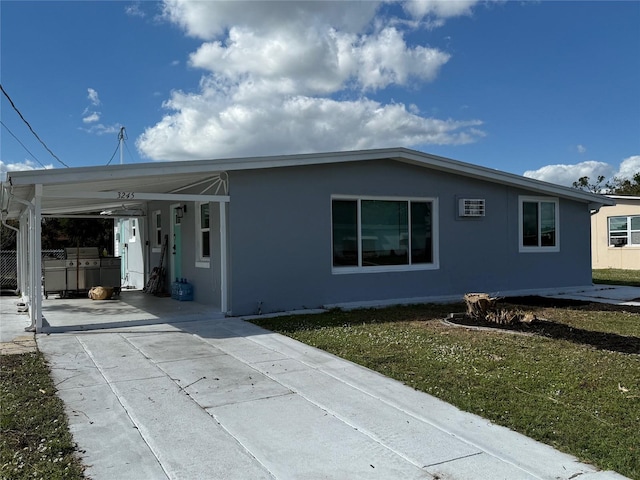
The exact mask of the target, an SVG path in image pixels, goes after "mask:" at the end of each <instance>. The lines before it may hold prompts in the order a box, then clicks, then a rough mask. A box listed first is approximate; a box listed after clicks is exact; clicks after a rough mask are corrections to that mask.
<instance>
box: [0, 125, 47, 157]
mask: <svg viewBox="0 0 640 480" xmlns="http://www.w3.org/2000/svg"><path fill="white" fill-rule="evenodd" d="M0 124H1V125H2V126H3V127H4V128H6V129H7V132H9V133H10V134H11V136H12V137H13V138H15V139H16V141H17V142H18V143H19V144H20V145H22V148H24V149H25V150H26V151H27V153H28V154H29V155H31V156H32V157H33V159H34V160H35V161H36V162H38V163H39V164H40V166H41V167H42V168H47V167H45V166H44V165H43V164H42V162H41V161H40V160H38V157H36V156H35V155H34V154H33V153H31V152H30V151H29V149H28V148H27V147H25V146H24V143H22V142H21V141H20V139H19V138H18V137H16V136H15V135H14V134H13V132H12V131H11V130H10V129H9V127H7V126H6V125H5V124H4V122H3V121H2V120H0Z"/></svg>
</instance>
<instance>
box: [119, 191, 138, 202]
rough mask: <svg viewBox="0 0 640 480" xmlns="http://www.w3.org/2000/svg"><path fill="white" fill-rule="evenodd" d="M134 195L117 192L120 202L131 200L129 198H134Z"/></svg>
mask: <svg viewBox="0 0 640 480" xmlns="http://www.w3.org/2000/svg"><path fill="white" fill-rule="evenodd" d="M135 196H136V195H135V193H133V192H118V199H119V200H122V199H125V200H126V199H131V198H135Z"/></svg>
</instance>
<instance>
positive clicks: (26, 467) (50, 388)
mask: <svg viewBox="0 0 640 480" xmlns="http://www.w3.org/2000/svg"><path fill="white" fill-rule="evenodd" d="M0 373H1V375H0V405H1V408H2V410H1V415H0V433H1V437H2V438H1V440H0V478H1V479H3V480H4V479H12V480H20V479H34V478H35V479H46V480H57V479H65V480H76V479H83V478H85V477H84V474H83V470H84V468H83V466H82V464H81V463H80V460H79V459H78V457H77V455H76V453H77V452H76V447H75V444H74V442H73V439H72V437H71V434H70V433H69V428H68V423H67V417H66V415H65V413H64V409H63V404H62V401H61V400H60V399H59V398H58V397H57V396H56V390H55V387H54V385H53V381H52V380H51V377H50V371H49V369H48V367H47V364H46V362H45V360H44V357H43V356H42V354H41V353H39V352H37V353H25V354H21V355H3V356H1V357H0Z"/></svg>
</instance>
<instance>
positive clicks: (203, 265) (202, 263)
mask: <svg viewBox="0 0 640 480" xmlns="http://www.w3.org/2000/svg"><path fill="white" fill-rule="evenodd" d="M210 267H211V262H205V261H200V262H196V268H210Z"/></svg>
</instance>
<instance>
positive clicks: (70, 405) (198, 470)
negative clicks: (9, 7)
mask: <svg viewBox="0 0 640 480" xmlns="http://www.w3.org/2000/svg"><path fill="white" fill-rule="evenodd" d="M191 308H196V307H194V306H191ZM45 312H46V310H45ZM182 319H183V320H186V321H179V320H181V318H180V317H175V318H174V319H173V320H170V321H168V322H167V323H157V322H155V323H150V322H146V321H144V319H139V320H138V322H137V323H138V324H137V325H136V324H135V323H134V324H133V325H129V326H126V325H123V324H122V323H117V324H116V325H115V327H116V328H107V329H104V328H102V329H95V330H87V331H71V330H67V331H65V329H64V328H62V327H61V326H58V327H56V331H55V333H51V334H49V335H38V336H37V342H38V346H39V348H40V349H41V350H42V351H43V352H44V353H45V355H46V357H47V359H48V360H49V362H50V365H51V368H52V372H53V376H54V380H55V383H56V385H57V388H58V391H59V395H60V397H61V398H62V400H63V401H64V402H65V405H66V409H67V413H68V415H69V419H70V428H71V431H72V433H73V435H74V439H75V440H76V442H77V443H78V445H79V448H80V449H81V451H82V455H83V459H84V462H85V464H86V465H87V466H88V470H87V474H88V475H89V476H90V477H91V478H93V479H95V480H101V479H105V480H106V479H109V480H111V479H115V478H117V479H190V480H194V479H225V480H226V479H273V478H275V479H296V480H298V479H375V478H379V479H385V480H393V479H402V480H406V479H433V478H439V479H458V480H463V479H473V480H478V479H492V480H496V479H509V480H513V479H575V478H579V479H580V480H587V479H599V480H601V479H615V478H624V477H621V476H619V475H618V474H616V473H614V472H597V471H596V470H595V469H594V468H593V467H591V466H589V465H585V464H582V463H580V462H578V461H577V460H576V459H575V458H573V457H571V456H569V455H565V454H563V453H560V452H558V451H556V450H554V449H553V448H551V447H549V446H547V445H544V444H541V443H538V442H535V441H533V440H531V439H529V438H527V437H524V436H522V435H519V434H517V433H514V432H512V431H510V430H508V429H506V428H503V427H499V426H496V425H492V424H491V423H490V422H488V421H487V420H485V419H482V418H480V417H477V416H475V415H471V414H468V413H465V412H461V411H460V410H458V409H456V408H455V407H453V406H451V405H449V404H447V403H444V402H442V401H440V400H438V399H436V398H434V397H431V396H429V395H426V394H423V393H420V392H417V391H415V390H413V389H411V388H409V387H406V386H404V385H403V384H401V383H399V382H396V381H394V380H391V379H389V378H387V377H384V376H382V375H379V374H377V373H375V372H372V371H370V370H367V369H365V368H363V367H360V366H358V365H355V364H353V363H350V362H348V361H345V360H342V359H340V358H337V357H335V356H333V355H330V354H328V353H326V352H323V351H320V350H317V349H315V348H312V347H309V346H306V345H304V344H301V343H299V342H296V341H294V340H292V339H289V338H287V337H284V336H282V335H279V334H275V333H271V332H269V331H266V330H263V329H261V328H259V327H257V326H255V325H253V324H251V323H248V322H245V321H243V320H242V319H235V318H231V319H230V318H223V317H221V316H217V317H216V316H210V317H209V318H193V317H189V316H188V315H187V316H185V317H183V318H182ZM68 322H71V324H75V323H77V322H76V321H75V320H73V319H72V318H70V319H68Z"/></svg>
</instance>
